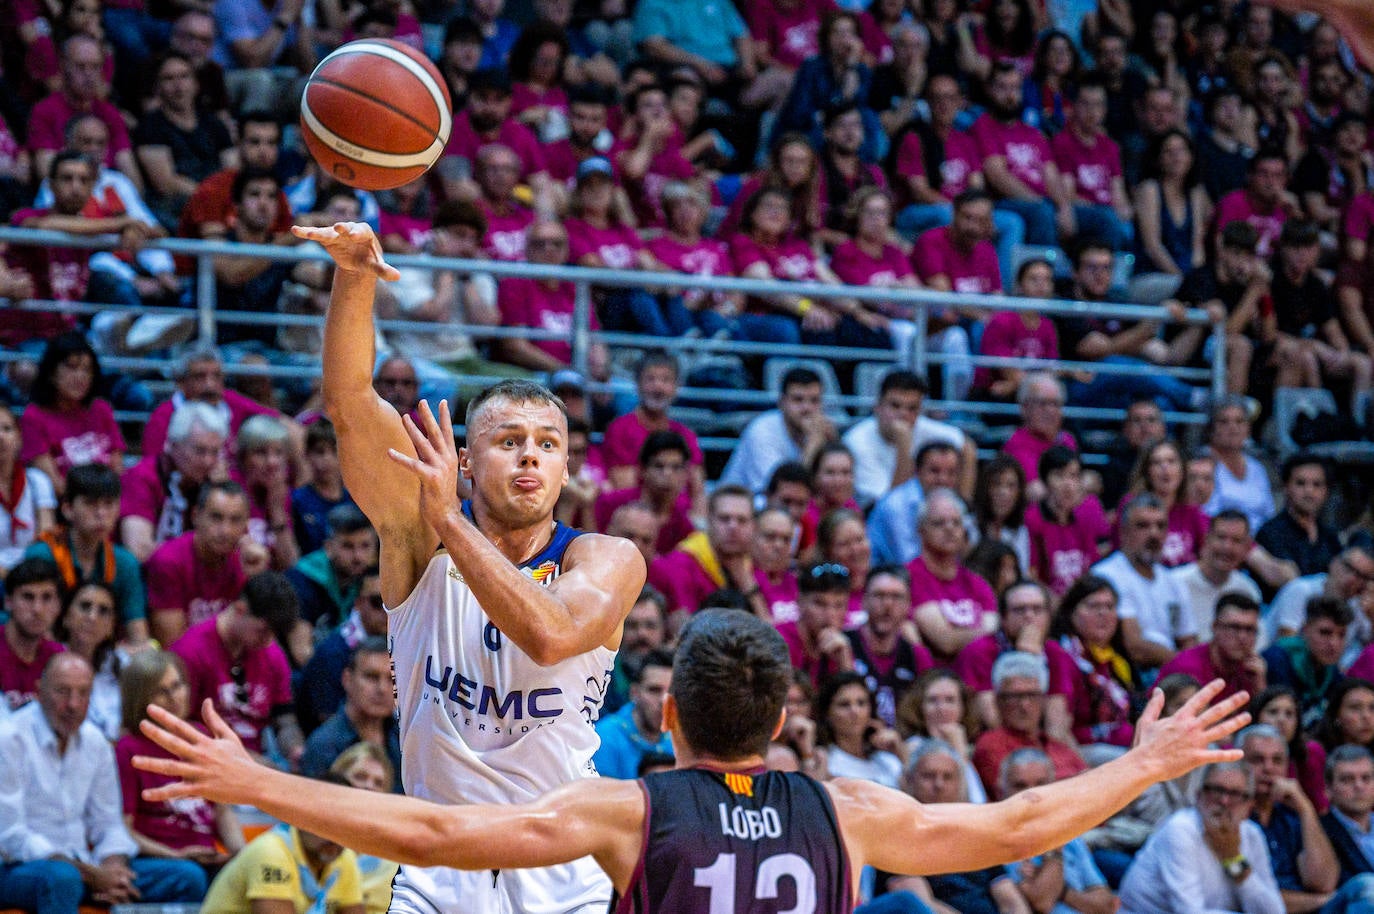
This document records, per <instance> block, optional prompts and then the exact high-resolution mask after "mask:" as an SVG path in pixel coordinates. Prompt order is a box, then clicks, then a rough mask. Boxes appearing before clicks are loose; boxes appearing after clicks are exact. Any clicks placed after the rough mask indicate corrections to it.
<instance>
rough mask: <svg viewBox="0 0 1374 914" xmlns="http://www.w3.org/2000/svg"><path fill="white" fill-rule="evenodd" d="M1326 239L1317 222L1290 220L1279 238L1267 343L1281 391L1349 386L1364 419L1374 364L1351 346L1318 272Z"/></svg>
mask: <svg viewBox="0 0 1374 914" xmlns="http://www.w3.org/2000/svg"><path fill="white" fill-rule="evenodd" d="M1320 255H1321V235H1320V232H1319V230H1318V229H1317V226H1316V224H1315V223H1312V222H1306V221H1303V220H1293V219H1290V220H1288V221H1287V222H1285V223H1284V225H1283V230H1282V232H1281V233H1280V234H1279V250H1278V256H1277V257H1276V258H1275V263H1274V279H1273V282H1272V283H1271V285H1270V295H1271V297H1272V298H1273V302H1274V307H1273V308H1272V309H1271V311H1270V312H1269V313H1268V314H1266V315H1265V316H1264V319H1263V331H1262V334H1263V340H1264V342H1266V343H1268V344H1272V345H1273V347H1274V356H1273V359H1272V364H1273V365H1274V366H1275V368H1277V378H1276V381H1275V383H1276V384H1277V385H1278V386H1279V387H1322V386H1330V384H1329V382H1330V381H1332V380H1342V381H1349V382H1350V385H1351V411H1352V414H1353V415H1355V416H1357V417H1363V416H1364V415H1365V412H1366V410H1367V409H1368V406H1369V390H1370V386H1371V378H1372V377H1374V364H1371V361H1370V357H1369V356H1368V355H1367V354H1366V353H1363V352H1355V351H1354V350H1352V349H1351V347H1350V341H1349V340H1348V339H1347V338H1346V335H1345V331H1344V330H1342V329H1341V322H1340V319H1339V318H1338V317H1337V316H1336V311H1335V308H1334V305H1333V296H1332V292H1331V285H1330V283H1328V282H1327V281H1326V280H1325V279H1323V278H1322V276H1321V275H1320V274H1319V273H1317V269H1316V268H1317V258H1318V257H1319V256H1320Z"/></svg>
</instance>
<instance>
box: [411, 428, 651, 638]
mask: <svg viewBox="0 0 1374 914" xmlns="http://www.w3.org/2000/svg"><path fill="white" fill-rule="evenodd" d="M446 407H447V405H446V404H441V405H440V409H439V417H438V418H437V419H436V418H435V417H434V415H433V413H432V412H431V411H430V409H429V406H428V404H425V403H422V404H420V409H419V415H420V423H421V425H422V426H423V428H420V427H417V426H416V425H415V423H414V422H413V421H411V419H410V417H405V419H404V420H403V421H404V426H405V429H406V431H407V432H408V433H409V435H410V443H411V445H412V451H411V452H412V453H414V454H415V456H414V457H411V456H408V455H407V454H406V453H403V452H400V451H398V450H393V451H392V453H391V458H392V460H393V461H394V462H395V463H396V464H397V465H399V466H401V467H404V468H405V469H406V470H407V471H409V472H410V473H412V474H413V475H414V478H415V479H416V480H417V481H418V484H419V495H420V497H419V504H420V511H421V515H422V517H423V519H424V521H425V522H426V523H427V524H428V525H429V526H430V527H432V528H433V529H434V530H435V531H436V532H437V533H438V535H439V539H440V541H441V542H442V543H443V545H444V548H445V549H446V550H448V553H449V555H450V557H452V559H453V563H454V565H456V566H457V568H458V571H459V573H460V574H462V575H463V577H464V579H465V581H466V583H467V585H468V587H469V588H470V589H471V590H472V593H473V596H474V597H476V598H477V601H478V603H480V604H481V606H482V607H483V609H484V611H485V612H486V613H487V615H488V616H489V617H490V618H491V621H492V622H493V623H495V624H496V627H497V628H499V629H501V632H502V633H503V634H504V635H505V636H506V637H507V638H510V639H511V641H513V642H514V643H515V644H516V645H518V646H519V647H520V649H521V650H523V651H524V652H525V653H526V654H528V655H529V656H530V657H531V658H532V659H533V660H534V661H535V662H536V663H540V664H545V665H549V664H554V663H558V662H560V661H562V660H566V659H568V658H569V657H575V656H577V655H579V654H584V653H586V652H587V651H590V650H592V649H593V648H596V647H598V646H605V647H607V648H610V649H612V650H614V649H616V648H618V647H619V646H620V632H621V623H622V622H623V621H624V619H625V616H626V615H628V614H629V611H630V609H631V608H632V607H633V606H634V601H635V599H636V598H637V597H638V596H639V592H640V589H641V588H642V587H643V586H644V578H645V567H644V559H643V557H642V556H641V555H640V553H639V550H638V549H637V548H636V547H635V546H634V544H633V543H631V542H630V541H629V540H624V539H620V538H618V537H609V536H600V535H597V534H589V535H584V536H580V537H578V538H577V539H575V540H574V541H573V542H572V544H571V545H570V546H569V547H568V550H567V553H566V554H565V556H564V560H563V568H562V571H561V573H560V574H559V576H558V579H557V580H555V581H554V582H553V583H552V584H551V585H549V586H547V587H545V586H543V585H542V584H539V583H537V582H536V581H534V580H533V579H532V578H531V577H529V576H528V575H526V574H525V573H524V572H522V571H521V570H520V569H519V568H517V567H516V565H515V562H518V561H520V560H523V559H525V558H528V557H529V556H531V555H533V554H534V553H536V552H537V551H538V550H539V549H540V548H542V546H543V543H544V542H545V541H546V540H547V537H548V535H549V531H550V530H551V529H552V526H551V521H550V517H549V516H547V515H539V516H538V518H537V521H536V522H535V523H533V524H532V525H531V526H530V527H528V528H524V529H521V528H518V527H509V526H505V525H503V527H502V529H501V530H500V532H499V533H497V534H496V541H495V542H493V540H492V538H491V537H490V536H489V535H488V533H487V532H484V531H483V530H479V529H478V526H477V525H476V524H474V523H473V522H472V521H471V520H469V519H468V518H467V516H466V515H464V514H463V512H462V510H461V507H460V506H459V504H458V503H457V501H456V500H455V499H454V497H453V495H452V493H453V492H454V491H455V488H456V486H457V480H458V474H459V472H460V471H461V470H460V467H461V466H462V463H463V455H460V454H459V453H458V450H457V448H456V447H455V446H454V443H453V424H452V420H451V419H450V418H449V411H448V409H447V408H446ZM534 431H538V429H535V430H534ZM468 433H469V435H470V436H472V437H474V438H480V437H482V436H484V435H486V434H487V432H486V431H485V430H484V429H469V430H468ZM508 434H509V436H510V437H511V438H516V437H517V436H520V435H526V434H530V432H529V431H528V430H521V429H513V430H512V431H510V432H509V433H508ZM531 437H533V438H538V437H539V436H538V435H531ZM558 441H559V439H558V435H557V431H556V430H554V429H550V430H548V432H547V437H545V438H543V440H534V441H531V442H520V441H517V442H515V443H514V444H513V445H512V447H513V448H519V447H525V448H527V449H528V450H530V451H533V452H534V453H531V454H530V455H529V456H526V457H521V456H515V457H512V459H511V467H512V468H513V469H512V472H519V470H518V468H519V467H520V466H523V465H528V467H529V469H528V471H527V472H528V473H529V474H530V480H531V483H530V486H531V487H532V489H533V490H534V491H535V492H536V494H537V488H535V482H537V474H538V472H539V470H538V467H537V463H538V461H539V457H538V456H537V455H538V454H539V453H542V452H551V451H553V450H556V448H557V446H558ZM474 443H475V444H480V442H474ZM541 445H548V447H546V448H544V450H543V451H540V448H541ZM566 482H567V479H566V475H564V477H563V478H562V479H561V481H560V482H559V483H558V485H559V488H560V489H561V486H562V485H565V484H566ZM555 495H556V493H555ZM484 510H486V508H484V507H483V505H482V504H481V503H480V500H479V499H478V498H476V497H474V504H473V512H474V514H475V515H477V519H478V523H481V522H482V512H483V511H484Z"/></svg>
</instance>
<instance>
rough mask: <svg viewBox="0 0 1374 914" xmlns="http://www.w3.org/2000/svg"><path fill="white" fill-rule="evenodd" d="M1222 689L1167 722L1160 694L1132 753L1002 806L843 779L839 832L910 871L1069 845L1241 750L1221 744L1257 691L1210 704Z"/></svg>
mask: <svg viewBox="0 0 1374 914" xmlns="http://www.w3.org/2000/svg"><path fill="white" fill-rule="evenodd" d="M1223 687H1224V683H1223V682H1222V681H1221V680H1220V679H1217V680H1214V681H1212V682H1211V683H1209V684H1208V685H1206V686H1204V687H1203V688H1202V689H1200V690H1199V691H1198V693H1197V694H1196V695H1194V696H1193V697H1192V698H1191V699H1190V700H1189V701H1188V703H1187V704H1185V705H1184V706H1183V707H1182V708H1181V709H1180V710H1179V711H1178V712H1177V713H1176V714H1174V715H1173V716H1171V717H1168V718H1164V719H1162V720H1161V719H1160V716H1159V714H1160V709H1162V708H1163V707H1164V693H1162V692H1159V691H1156V692H1155V693H1154V695H1153V696H1152V697H1151V699H1150V703H1149V704H1148V705H1147V706H1146V708H1145V711H1144V713H1143V714H1142V715H1141V717H1140V721H1139V723H1138V724H1137V728H1136V733H1137V738H1136V745H1135V748H1133V749H1132V750H1131V751H1130V752H1127V753H1126V754H1125V755H1123V756H1121V757H1120V758H1118V759H1115V760H1113V761H1111V762H1108V763H1106V764H1104V765H1101V766H1099V767H1097V768H1093V769H1091V770H1089V771H1085V772H1083V773H1082V774H1079V775H1076V776H1074V777H1072V778H1069V779H1067V780H1063V781H1058V782H1056V783H1054V784H1050V785H1048V786H1045V787H1037V788H1035V789H1033V790H1027V791H1025V792H1023V793H1019V794H1017V795H1016V796H1014V797H1012V798H1011V799H1008V800H1003V801H1002V802H1000V803H988V804H986V805H973V804H966V803H942V804H937V805H923V804H921V803H918V802H916V801H915V800H914V799H911V798H910V797H908V796H906V795H905V794H899V793H897V792H895V791H892V790H889V789H887V788H883V787H879V786H878V785H876V784H873V783H870V782H867V781H853V780H847V779H841V780H837V781H831V782H829V783H828V784H827V788H828V789H829V790H830V791H831V795H832V796H833V797H835V808H836V811H837V813H838V816H839V821H840V831H841V833H842V834H843V835H844V836H845V844H846V846H847V848H848V850H849V854H850V861H851V862H852V864H853V866H854V868H855V871H856V872H857V871H858V870H859V869H860V868H861V867H862V866H864V865H871V866H875V867H877V868H878V869H880V870H886V871H888V872H892V873H901V874H904V875H912V876H925V875H931V874H935V873H963V872H969V871H971V870H978V869H983V868H985V867H989V866H997V865H1001V864H1005V863H1012V862H1015V861H1017V860H1025V859H1027V858H1029V857H1033V856H1035V855H1037V854H1042V853H1044V852H1046V851H1048V850H1052V849H1054V848H1056V847H1061V846H1063V845H1064V844H1065V843H1066V842H1067V841H1068V840H1069V839H1070V838H1073V837H1076V836H1077V835H1081V834H1082V833H1084V832H1085V831H1087V830H1088V829H1090V828H1094V827H1096V826H1097V825H1099V824H1101V823H1102V822H1103V821H1104V820H1105V819H1107V818H1108V817H1109V816H1111V815H1112V814H1114V813H1116V812H1118V811H1120V810H1121V809H1122V808H1124V807H1125V806H1126V804H1127V803H1129V802H1130V801H1131V800H1133V799H1135V797H1137V796H1139V794H1140V793H1141V792H1142V791H1143V790H1144V789H1145V788H1146V787H1149V786H1150V785H1151V784H1155V783H1157V782H1159V781H1166V780H1170V779H1172V778H1175V777H1178V776H1179V775H1182V774H1185V773H1186V772H1188V771H1191V770H1192V769H1194V768H1196V767H1198V766H1200V765H1206V764H1209V763H1212V762H1227V761H1235V760H1237V759H1239V758H1240V757H1241V753H1240V750H1238V749H1217V748H1214V744H1216V743H1218V742H1220V741H1221V740H1224V739H1225V738H1226V737H1227V736H1229V735H1231V734H1233V733H1235V732H1236V731H1238V730H1240V729H1241V728H1242V727H1244V726H1245V725H1246V724H1247V723H1249V722H1250V715H1249V714H1248V713H1236V712H1237V711H1239V710H1240V709H1241V708H1243V707H1245V705H1246V702H1248V701H1249V696H1248V695H1246V694H1245V693H1243V692H1242V693H1240V694H1238V695H1233V696H1231V697H1230V698H1228V699H1226V700H1225V701H1220V702H1218V703H1217V704H1215V705H1211V706H1210V707H1209V704H1210V702H1211V701H1212V699H1213V698H1215V697H1216V696H1217V695H1218V694H1219V693H1220V692H1221V690H1222V688H1223Z"/></svg>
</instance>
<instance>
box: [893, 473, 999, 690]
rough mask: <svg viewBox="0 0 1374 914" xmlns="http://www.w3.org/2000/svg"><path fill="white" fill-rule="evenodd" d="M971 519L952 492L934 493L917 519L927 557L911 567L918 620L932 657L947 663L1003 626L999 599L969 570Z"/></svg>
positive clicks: (922, 555) (922, 551) (916, 560)
mask: <svg viewBox="0 0 1374 914" xmlns="http://www.w3.org/2000/svg"><path fill="white" fill-rule="evenodd" d="M966 513H967V512H966V511H965V509H964V503H963V502H962V501H961V500H960V499H959V496H958V495H956V494H954V492H953V491H952V490H950V489H935V490H933V491H932V492H930V493H929V494H928V495H927V496H926V500H925V503H924V504H923V505H922V506H921V512H920V514H918V515H917V518H916V531H917V533H918V534H919V536H920V538H921V554H920V555H918V556H917V557H916V558H914V559H912V560H911V562H910V563H909V564H908V565H907V566H906V567H907V571H908V572H910V574H911V605H912V606H913V607H914V609H913V611H912V616H913V618H914V619H915V620H916V626H917V628H918V629H919V630H920V632H921V637H922V639H923V640H924V641H925V642H926V645H927V646H928V647H929V648H930V652H931V654H932V655H933V656H934V657H935V659H936V660H937V661H938V662H942V663H949V662H950V661H952V660H953V659H954V657H955V655H957V654H958V653H959V651H961V650H962V649H963V648H964V647H966V646H967V645H968V644H969V643H970V642H972V641H974V640H976V639H977V638H979V637H981V636H983V635H987V634H991V633H992V632H994V631H996V630H997V626H998V616H997V595H996V594H994V593H993V591H992V587H991V586H990V585H989V584H988V582H987V581H985V580H983V579H982V578H981V577H979V576H978V575H976V574H974V573H973V572H972V571H969V570H968V569H967V568H965V567H964V565H963V558H964V553H965V552H966V551H968V531H967V530H965V528H964V524H965V515H966Z"/></svg>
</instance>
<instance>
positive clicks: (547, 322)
mask: <svg viewBox="0 0 1374 914" xmlns="http://www.w3.org/2000/svg"><path fill="white" fill-rule="evenodd" d="M528 239H529V240H528V241H527V242H526V244H527V246H528V249H529V262H530V263H537V264H546V265H548V266H562V265H563V264H566V263H567V261H568V232H567V230H566V229H564V228H563V225H562V223H560V222H558V221H556V220H544V221H540V222H536V223H534V224H533V225H531V226H530V227H529V232H528ZM573 299H574V289H573V284H572V283H571V282H567V281H564V280H558V279H521V278H516V279H507V280H503V281H502V282H501V284H500V290H499V292H498V295H497V303H498V305H499V306H500V308H501V323H502V324H504V325H505V326H507V327H532V328H535V329H539V330H549V331H554V332H556V333H559V334H560V335H561V336H560V338H558V339H543V340H523V339H515V338H511V339H504V340H499V341H497V343H496V346H495V349H496V352H498V353H500V354H499V355H498V356H497V358H498V359H499V360H500V361H502V362H509V363H510V364H512V365H517V366H519V367H521V368H527V369H530V370H531V371H548V372H553V371H558V370H559V369H560V368H567V367H568V364H569V362H570V361H571V359H572V345H571V344H570V343H569V342H568V340H569V339H570V338H571V335H572V322H573V308H574V303H573ZM591 321H592V329H593V330H596V329H599V328H598V325H597V322H596V316H595V314H593V315H591ZM588 362H589V365H588V367H589V368H590V370H591V375H592V377H594V378H596V379H598V380H605V378H606V377H607V376H608V372H609V370H610V354H609V352H608V351H607V349H606V346H605V344H604V343H594V344H592V347H591V351H590V353H589V359H588Z"/></svg>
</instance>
